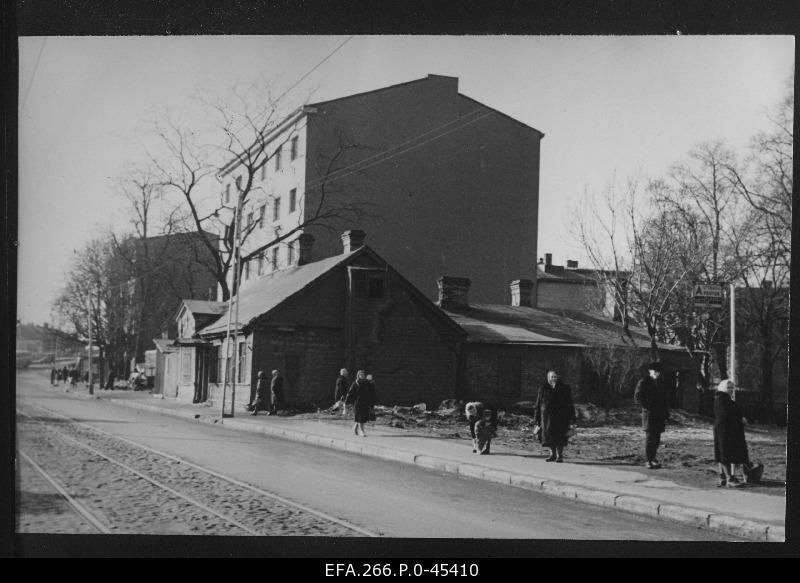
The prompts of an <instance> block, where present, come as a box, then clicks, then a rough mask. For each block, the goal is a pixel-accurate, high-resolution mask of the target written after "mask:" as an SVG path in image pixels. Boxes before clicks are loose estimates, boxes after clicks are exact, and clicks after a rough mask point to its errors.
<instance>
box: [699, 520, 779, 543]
mask: <svg viewBox="0 0 800 583" xmlns="http://www.w3.org/2000/svg"><path fill="white" fill-rule="evenodd" d="M708 527H709V528H711V529H713V530H719V531H722V532H727V533H729V534H734V535H736V536H741V537H745V538H754V539H758V540H762V541H766V540H767V525H765V524H758V523H757V522H752V521H750V520H746V519H744V518H736V517H734V516H726V515H724V514H712V515H711V516H709V518H708Z"/></svg>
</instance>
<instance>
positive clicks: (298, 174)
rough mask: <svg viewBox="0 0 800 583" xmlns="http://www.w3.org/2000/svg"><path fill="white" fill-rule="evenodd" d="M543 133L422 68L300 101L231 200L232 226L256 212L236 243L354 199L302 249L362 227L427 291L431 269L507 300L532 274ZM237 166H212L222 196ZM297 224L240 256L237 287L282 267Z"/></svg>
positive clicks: (289, 260) (260, 238) (291, 254)
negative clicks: (251, 255) (400, 79)
mask: <svg viewBox="0 0 800 583" xmlns="http://www.w3.org/2000/svg"><path fill="white" fill-rule="evenodd" d="M543 136H544V134H543V133H542V132H540V131H538V130H536V129H534V128H532V127H529V126H527V125H525V124H523V123H521V122H519V121H517V120H514V119H512V118H510V117H509V116H507V115H505V114H503V113H501V112H499V111H497V110H494V109H492V108H491V107H488V106H486V105H483V104H481V103H479V102H477V101H475V100H473V99H471V98H469V97H467V96H465V95H462V94H461V93H459V91H458V79H457V78H455V77H444V76H439V75H428V76H427V77H426V78H423V79H418V80H415V81H410V82H407V83H401V84H399V85H393V86H390V87H385V88H381V89H377V90H374V91H369V92H366V93H361V94H357V95H351V96H347V97H342V98H339V99H333V100H330V101H325V102H320V103H314V104H309V105H306V106H304V107H301V108H300V109H298V110H296V111H295V112H294V113H292V114H291V115H289V116H288V117H286V118H285V119H284V120H283V121H282V122H281V123H280V124H278V125H277V126H276V128H275V129H274V130H273V132H272V133H271V134H270V135H269V136H268V140H269V144H270V145H269V146H268V152H269V153H270V155H272V159H271V160H270V161H269V163H268V164H267V165H265V166H264V167H263V168H262V170H261V173H260V176H257V177H256V178H257V181H256V182H257V183H256V187H257V188H258V190H257V191H253V192H251V194H250V196H249V198H250V199H251V200H249V201H248V202H247V204H246V207H245V208H244V209H243V212H242V217H243V219H244V220H243V222H244V225H245V227H246V226H248V225H253V224H254V223H257V228H255V230H254V231H252V232H251V234H250V235H249V237H248V239H247V240H246V243H245V246H244V252H245V253H247V252H248V251H250V250H254V249H256V248H257V247H259V246H261V245H264V244H266V243H268V242H269V241H271V240H272V239H273V238H274V235H275V233H276V232H283V233H285V232H287V231H288V230H290V229H291V228H292V227H295V226H297V225H298V224H300V223H302V222H303V221H304V219H305V218H306V217H308V216H310V213H313V212H314V209H316V208H318V207H319V208H321V209H322V210H323V211H325V210H326V209H327V210H330V209H334V210H335V209H337V208H342V207H350V208H353V207H355V208H358V209H359V210H360V211H361V212H362V214H361V215H360V216H358V217H357V220H356V219H355V218H353V216H351V215H348V216H347V217H344V216H343V217H339V218H334V219H330V220H328V221H327V222H326V225H325V227H322V226H314V225H312V226H309V227H308V228H307V229H305V230H304V231H303V232H305V233H307V234H310V235H312V236H313V237H314V241H315V242H314V253H315V256H316V257H318V258H325V257H331V256H334V255H337V254H338V253H339V252H340V241H339V233H341V232H343V231H345V230H348V229H363V230H364V231H366V232H368V233H369V234H370V244H371V245H372V246H374V248H376V249H380V250H381V253H382V256H383V257H384V258H385V259H386V261H387V262H389V263H391V264H392V265H393V266H394V267H395V268H396V269H397V270H398V271H400V272H401V273H404V274H405V275H406V276H407V277H408V279H409V281H410V282H411V283H412V284H414V285H415V286H416V287H417V288H418V289H419V290H420V291H422V292H423V293H424V294H425V295H426V296H427V297H428V298H430V299H435V297H436V293H437V292H436V286H435V281H436V278H437V277H439V276H440V275H441V274H442V273H461V274H463V275H464V276H466V277H471V278H472V279H473V280H474V281H475V282H476V283H475V286H474V288H473V289H472V291H471V293H472V295H473V296H474V297H475V298H476V299H478V300H480V301H487V302H489V301H493V302H504V301H508V288H507V282H508V281H509V280H510V278H511V276H512V275H513V276H516V277H524V278H528V279H534V280H535V278H536V244H537V221H538V201H539V158H540V156H539V152H540V150H539V149H540V141H541V139H542V137H543ZM279 146H280V148H279ZM269 148H272V150H271V151H270V149H269ZM277 150H280V151H277ZM334 159H335V164H334V165H333V166H331V163H332V161H334ZM331 168H334V169H337V170H335V171H333V172H332V173H331V172H330V169H331ZM242 172H243V170H242V168H241V166H238V165H237V164H235V163H231V164H229V165H228V166H226V167H225V168H223V169H222V170H221V172H220V174H221V176H222V179H223V190H222V200H223V201H224V202H227V203H228V204H231V205H232V204H234V203H235V197H236V182H237V180H238V181H241V180H242V178H243V176H242ZM323 193H324V197H325V198H324V201H323V200H322V197H323ZM301 234H302V232H298V233H297V234H296V235H293V236H292V237H291V238H289V239H287V240H285V241H283V242H281V243H280V244H278V245H276V246H274V247H273V248H270V249H267V250H266V252H265V253H264V254H263V256H261V257H258V258H257V259H255V260H253V261H251V262H249V264H248V265H245V266H244V267H243V282H242V288H243V290H244V289H246V288H247V287H248V286H249V285H250V284H253V283H255V282H257V281H258V280H259V278H261V277H265V276H267V275H269V274H271V273H272V272H274V271H276V270H279V269H282V268H284V267H286V266H290V265H295V264H296V263H297V261H298V258H299V257H300V255H301V254H302V253H303V251H301V250H300V248H299V246H300V245H301V244H302V241H301V239H300V235H301Z"/></svg>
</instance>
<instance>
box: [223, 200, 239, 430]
mask: <svg viewBox="0 0 800 583" xmlns="http://www.w3.org/2000/svg"><path fill="white" fill-rule="evenodd" d="M241 214H242V197H241V195H238V196H237V201H236V210H235V211H234V217H233V222H234V232H233V268H232V270H231V271H232V273H233V277H232V278H231V292H230V296H228V328H227V333H226V334H225V361H224V363H223V364H224V366H223V371H224V381H223V384H222V417H225V395H226V393H227V388H228V358H229V356H228V353H229V352H230V351H231V316H232V315H233V311H234V302H235V303H236V306H235V309H236V323H235V324H234V326H235V327H236V329H237V330H236V333H235V334H236V335H235V336H234V343H233V357H234V367H233V379H232V383H231V415H230V416H231V417H233V416H234V409H235V405H236V401H235V399H236V372H237V368H238V364H239V353H238V351H237V350H236V341H235V340H236V337H238V327H239V302H238V299H239V298H238V296H239V237H240V236H241V233H240V231H241V229H240V228H239V226H240V225H239V223H240V222H241ZM234 291H235V292H236V293H235V294H234Z"/></svg>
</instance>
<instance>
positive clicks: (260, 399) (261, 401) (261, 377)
mask: <svg viewBox="0 0 800 583" xmlns="http://www.w3.org/2000/svg"><path fill="white" fill-rule="evenodd" d="M248 408H249V409H250V411H251V413H250V415H258V411H259V409H268V408H269V406H268V405H267V375H265V374H264V371H263V370H260V371H258V380H257V381H256V395H255V398H254V399H253V402H252V403H250V405H249V407H248Z"/></svg>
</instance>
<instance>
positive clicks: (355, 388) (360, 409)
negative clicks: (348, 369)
mask: <svg viewBox="0 0 800 583" xmlns="http://www.w3.org/2000/svg"><path fill="white" fill-rule="evenodd" d="M345 403H347V404H348V405H350V404H352V405H353V413H354V416H355V423H354V424H353V433H355V434H356V435H358V434H359V431H360V432H361V437H366V436H367V434H366V432H365V431H364V423H366V422H367V421H369V418H370V413H372V407H373V406H374V405H375V385H374V384H372V383H370V382H369V381H368V380H367V375H366V373H365V372H364V371H363V370H360V371H358V373H356V380H355V382H354V383H353V384H352V385H350V390H349V391H347V397H345Z"/></svg>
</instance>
